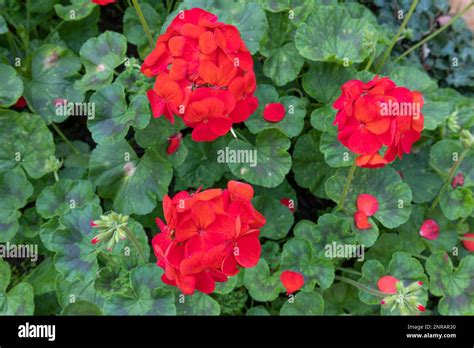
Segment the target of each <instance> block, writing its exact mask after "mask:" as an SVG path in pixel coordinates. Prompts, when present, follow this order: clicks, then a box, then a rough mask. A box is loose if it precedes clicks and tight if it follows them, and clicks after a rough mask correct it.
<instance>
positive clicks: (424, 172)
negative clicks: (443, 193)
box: [393, 144, 443, 203]
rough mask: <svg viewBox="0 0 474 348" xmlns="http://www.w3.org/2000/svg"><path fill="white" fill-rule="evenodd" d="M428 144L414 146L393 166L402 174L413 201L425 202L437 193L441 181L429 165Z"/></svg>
mask: <svg viewBox="0 0 474 348" xmlns="http://www.w3.org/2000/svg"><path fill="white" fill-rule="evenodd" d="M428 148H429V144H426V145H425V144H424V145H422V146H420V147H414V148H413V149H412V152H411V153H410V154H407V155H404V156H403V160H402V161H395V163H394V165H393V166H394V168H395V169H397V171H398V172H399V173H400V175H402V177H403V181H404V182H406V183H407V184H408V185H409V186H410V188H411V191H412V193H413V202H415V203H426V202H430V201H431V200H433V199H434V198H435V197H436V195H437V194H438V192H439V190H440V189H441V186H442V184H443V181H442V180H440V178H439V176H438V175H437V174H436V173H435V172H434V171H433V170H432V169H431V167H430V165H429V157H428V153H429V150H428Z"/></svg>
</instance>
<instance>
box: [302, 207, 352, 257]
mask: <svg viewBox="0 0 474 348" xmlns="http://www.w3.org/2000/svg"><path fill="white" fill-rule="evenodd" d="M294 234H295V237H297V238H301V239H305V240H307V241H308V242H309V243H310V244H311V247H312V249H313V252H314V253H315V255H316V256H318V257H321V258H329V259H331V256H328V255H326V253H327V248H328V247H330V248H331V250H332V246H333V244H334V243H335V244H336V245H348V244H355V242H356V236H355V235H354V233H352V231H351V229H350V224H349V223H348V222H347V221H346V220H344V219H342V218H340V217H338V216H336V215H334V214H324V215H322V216H320V217H319V219H318V223H317V224H315V223H314V222H311V221H308V220H301V221H300V222H298V224H297V225H296V227H295V230H294ZM332 256H334V257H336V256H335V255H332Z"/></svg>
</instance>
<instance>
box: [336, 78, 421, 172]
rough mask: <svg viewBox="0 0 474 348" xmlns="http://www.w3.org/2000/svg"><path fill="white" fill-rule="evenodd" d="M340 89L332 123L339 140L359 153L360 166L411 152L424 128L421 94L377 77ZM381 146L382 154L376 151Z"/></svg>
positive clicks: (373, 165)
mask: <svg viewBox="0 0 474 348" xmlns="http://www.w3.org/2000/svg"><path fill="white" fill-rule="evenodd" d="M341 90H342V94H341V96H340V97H339V98H338V99H337V100H336V101H335V102H334V105H333V107H334V108H335V109H337V110H338V112H337V115H336V118H335V120H334V124H337V126H338V139H339V141H340V142H341V143H342V144H343V145H344V146H346V147H347V148H349V149H350V150H351V151H352V152H354V153H356V154H358V155H359V156H358V157H357V159H356V164H357V165H358V166H359V167H366V168H376V167H383V166H385V165H386V164H387V163H389V162H392V161H393V160H395V158H396V157H397V156H398V157H400V158H402V156H403V154H404V153H410V151H411V147H412V145H413V144H414V143H415V142H416V141H418V140H419V139H420V136H421V131H422V130H423V123H424V117H423V115H422V114H421V108H422V106H423V96H422V95H421V94H420V93H418V92H414V91H410V90H409V89H407V88H405V87H398V86H397V85H396V84H395V83H394V82H393V81H392V80H390V79H389V78H387V77H383V78H379V77H378V76H376V77H375V78H374V79H373V80H371V81H369V82H368V83H363V82H362V81H360V80H350V81H347V82H346V83H345V84H344V85H343V86H342V88H341ZM383 146H385V147H386V151H385V153H384V155H383V157H382V155H381V154H380V153H379V151H380V150H381V149H382V147H383Z"/></svg>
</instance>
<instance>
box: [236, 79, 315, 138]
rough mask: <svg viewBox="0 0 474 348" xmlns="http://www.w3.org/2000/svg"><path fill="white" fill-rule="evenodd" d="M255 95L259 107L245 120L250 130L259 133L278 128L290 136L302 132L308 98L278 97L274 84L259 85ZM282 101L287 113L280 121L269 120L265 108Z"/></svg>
mask: <svg viewBox="0 0 474 348" xmlns="http://www.w3.org/2000/svg"><path fill="white" fill-rule="evenodd" d="M255 96H256V97H257V98H258V103H259V107H258V109H257V110H256V111H255V112H254V113H253V114H252V115H251V116H250V117H249V118H248V120H247V121H245V125H246V126H247V127H248V128H249V130H250V132H252V133H253V134H257V133H260V132H262V131H263V130H266V129H278V130H280V131H281V132H282V133H283V134H285V135H286V136H287V137H289V138H293V137H295V136H297V135H298V134H300V133H301V131H302V130H303V126H304V118H305V116H306V100H305V99H300V98H297V97H294V96H284V97H281V98H278V92H277V91H276V90H275V88H274V87H273V86H270V85H259V86H258V87H257V91H256V92H255ZM276 102H278V103H281V104H283V106H284V107H285V111H286V115H285V118H284V119H283V120H281V121H280V122H276V123H274V122H267V121H265V119H264V118H263V110H264V109H265V106H266V105H267V104H268V103H276Z"/></svg>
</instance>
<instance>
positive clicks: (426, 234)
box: [420, 219, 439, 240]
mask: <svg viewBox="0 0 474 348" xmlns="http://www.w3.org/2000/svg"><path fill="white" fill-rule="evenodd" d="M420 236H422V237H423V238H425V239H428V240H436V239H438V237H439V225H438V223H437V222H436V221H435V220H433V219H428V220H425V221H424V222H423V224H422V225H421V228H420Z"/></svg>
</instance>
